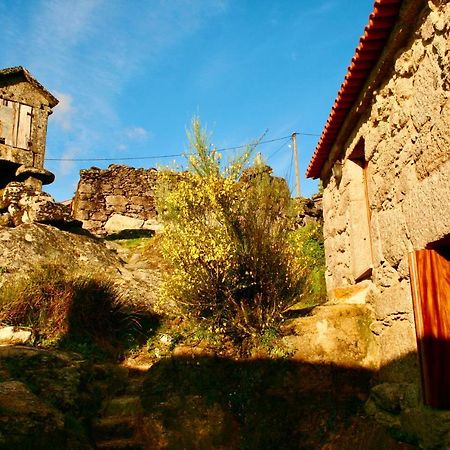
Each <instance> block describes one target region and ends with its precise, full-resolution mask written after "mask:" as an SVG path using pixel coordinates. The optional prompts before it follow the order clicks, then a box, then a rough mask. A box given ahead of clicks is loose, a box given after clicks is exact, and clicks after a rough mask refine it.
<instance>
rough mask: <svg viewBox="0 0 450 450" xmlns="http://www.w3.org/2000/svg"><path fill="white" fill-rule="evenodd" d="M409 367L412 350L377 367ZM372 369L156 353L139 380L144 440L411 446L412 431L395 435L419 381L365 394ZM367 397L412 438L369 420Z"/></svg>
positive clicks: (415, 401) (246, 445)
mask: <svg viewBox="0 0 450 450" xmlns="http://www.w3.org/2000/svg"><path fill="white" fill-rule="evenodd" d="M416 364H417V355H415V354H410V355H407V356H406V357H405V358H402V359H401V360H398V361H395V362H394V363H393V364H392V365H390V366H391V367H385V368H384V369H383V371H384V372H385V373H389V371H390V369H392V371H391V375H393V374H394V373H395V372H397V371H399V370H405V369H406V368H407V367H411V365H412V366H416ZM377 375H378V374H376V373H374V372H371V371H369V370H362V369H355V368H345V367H339V366H336V365H320V364H307V363H302V362H297V361H292V360H286V359H280V360H260V359H258V360H244V361H240V362H238V361H233V360H229V359H223V358H214V357H206V356H205V357H195V358H181V357H173V358H167V359H163V360H161V361H159V362H158V363H156V364H155V365H154V366H152V368H151V369H150V370H149V372H148V373H147V375H146V381H145V382H144V388H143V391H142V404H143V407H144V416H143V418H142V422H141V427H140V428H141V433H142V438H143V440H144V441H145V443H146V447H145V448H152V449H163V448H164V449H182V448H189V449H219V448H220V449H255V450H256V449H258V450H262V449H317V448H323V449H352V450H353V449H361V450H362V449H364V450H370V449H373V450H375V449H376V450H379V449H381V448H383V449H399V448H404V449H406V448H416V447H414V444H418V443H419V441H423V438H422V437H421V436H420V435H415V434H414V432H413V431H412V430H411V429H410V430H408V432H406V433H402V431H401V426H400V425H401V420H402V417H401V416H402V414H403V409H402V408H409V410H410V411H418V410H419V409H421V408H423V406H421V402H420V400H419V398H420V389H419V387H418V384H417V383H414V379H413V380H410V382H405V380H406V379H407V378H408V377H403V381H404V382H402V383H400V384H394V383H382V384H379V386H381V389H380V388H378V391H377V390H376V388H377V387H376V388H375V394H374V393H372V394H370V395H369V393H370V387H371V384H372V385H373V384H374V380H375V379H376V378H377ZM415 375H418V373H417V372H416V373H415V374H413V375H412V376H413V378H414V377H415ZM409 377H411V373H409ZM405 392H406V394H405ZM405 395H406V397H405ZM408 402H409V403H408ZM366 403H367V408H368V410H369V411H370V412H371V413H372V414H375V413H377V415H379V416H383V414H384V415H386V416H387V417H389V418H391V422H392V423H388V421H386V423H385V424H386V425H388V426H389V428H391V431H393V433H394V434H393V436H396V437H397V438H401V439H403V440H407V441H408V442H409V443H410V444H406V443H403V442H398V441H397V440H396V439H395V438H394V437H392V436H391V435H389V434H388V433H387V431H386V430H385V429H384V428H383V427H382V426H381V425H379V424H378V423H375V422H374V421H373V420H372V419H371V418H370V417H368V416H367V414H366V413H365V410H364V406H365V404H366ZM439 438H440V439H444V437H443V436H442V433H441V435H440V436H439ZM420 443H422V442H420ZM427 448H438V447H427Z"/></svg>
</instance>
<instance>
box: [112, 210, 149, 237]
mask: <svg viewBox="0 0 450 450" xmlns="http://www.w3.org/2000/svg"><path fill="white" fill-rule="evenodd" d="M143 225H144V221H143V220H142V219H135V218H134V217H127V216H124V215H122V214H117V213H114V214H112V215H111V216H110V217H109V219H108V220H107V221H106V223H105V225H104V228H105V231H106V232H107V233H109V234H111V233H117V232H118V231H122V230H137V229H139V228H142V226H143Z"/></svg>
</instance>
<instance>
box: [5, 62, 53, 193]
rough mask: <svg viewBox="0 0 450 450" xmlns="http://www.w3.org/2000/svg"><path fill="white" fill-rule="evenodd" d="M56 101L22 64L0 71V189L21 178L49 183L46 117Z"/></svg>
mask: <svg viewBox="0 0 450 450" xmlns="http://www.w3.org/2000/svg"><path fill="white" fill-rule="evenodd" d="M57 104H58V100H57V99H56V98H55V97H54V96H53V95H52V94H51V93H50V92H48V91H47V90H46V89H45V88H44V87H43V86H42V85H41V84H40V83H39V82H38V81H37V80H36V79H35V78H33V76H32V75H31V74H30V73H29V72H28V71H27V70H26V69H24V68H23V67H12V68H9V69H3V70H0V189H2V188H4V187H5V186H6V185H7V184H8V183H9V182H10V181H24V182H25V183H26V184H27V185H29V186H32V187H33V188H35V189H38V190H39V189H41V188H42V184H50V183H52V182H53V180H54V178H55V177H54V175H53V174H52V173H51V172H49V171H48V170H46V169H44V156H45V141H46V134H47V120H48V116H49V115H50V114H51V113H52V108H54V107H55V106H56V105H57Z"/></svg>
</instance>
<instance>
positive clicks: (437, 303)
mask: <svg viewBox="0 0 450 450" xmlns="http://www.w3.org/2000/svg"><path fill="white" fill-rule="evenodd" d="M410 270H411V286H412V292H413V304H414V316H415V321H416V335H417V344H418V350H419V359H420V365H421V372H422V387H423V393H424V402H425V404H427V405H429V406H432V407H435V408H448V407H450V261H449V260H448V259H447V258H445V257H444V256H442V255H440V254H439V253H438V252H437V251H435V250H419V251H416V252H414V253H412V254H411V255H410Z"/></svg>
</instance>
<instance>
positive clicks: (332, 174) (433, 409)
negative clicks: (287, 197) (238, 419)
mask: <svg viewBox="0 0 450 450" xmlns="http://www.w3.org/2000/svg"><path fill="white" fill-rule="evenodd" d="M307 176H308V177H312V178H320V179H321V180H322V182H323V185H324V193H323V212H324V238H325V251H326V262H327V274H326V282H327V289H328V293H329V298H330V299H333V298H335V297H336V293H337V292H340V290H342V289H345V290H346V292H352V291H353V292H355V293H358V296H356V297H357V299H356V297H355V298H354V300H355V301H358V302H362V303H366V305H368V306H369V308H370V310H371V311H372V317H371V325H370V329H371V332H372V336H371V338H373V339H374V340H375V342H376V343H377V347H378V366H379V373H378V375H377V378H376V380H377V381H376V383H378V384H377V386H375V387H374V388H373V390H372V399H371V401H370V402H369V404H368V409H369V410H370V411H372V412H374V414H375V415H376V417H377V418H378V419H379V420H381V421H384V423H386V424H388V425H389V426H391V427H392V428H395V429H396V430H397V431H398V432H402V433H404V435H407V436H409V438H410V439H412V440H416V441H418V442H419V443H420V445H421V446H423V447H424V448H444V447H445V448H448V446H449V445H450V433H449V429H450V413H449V412H442V411H440V412H438V410H437V408H444V409H445V408H447V409H448V408H450V389H449V379H450V344H449V343H450V307H449V306H448V305H449V296H450V263H449V255H450V253H449V246H450V241H449V236H450V3H449V2H448V1H447V0H430V1H426V0H378V1H376V2H375V6H374V11H373V12H372V14H371V16H370V18H369V24H368V25H367V27H366V28H365V31H364V35H363V37H362V38H361V39H360V42H359V45H358V47H357V49H356V52H355V55H354V57H353V59H352V62H351V65H350V67H349V68H348V72H347V75H346V77H345V80H344V82H343V84H342V86H341V88H340V90H339V93H338V95H337V98H336V100H335V102H334V105H333V108H332V111H331V113H330V115H329V118H328V121H327V123H326V126H325V128H324V130H323V132H322V135H321V138H320V140H319V143H318V145H317V148H316V150H315V153H314V155H313V157H312V159H311V162H310V165H309V167H308V170H307ZM361 293H363V295H361ZM349 301H352V300H351V296H350V300H349ZM420 380H421V381H420ZM424 404H425V405H427V406H424ZM441 446H444V447H441Z"/></svg>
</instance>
